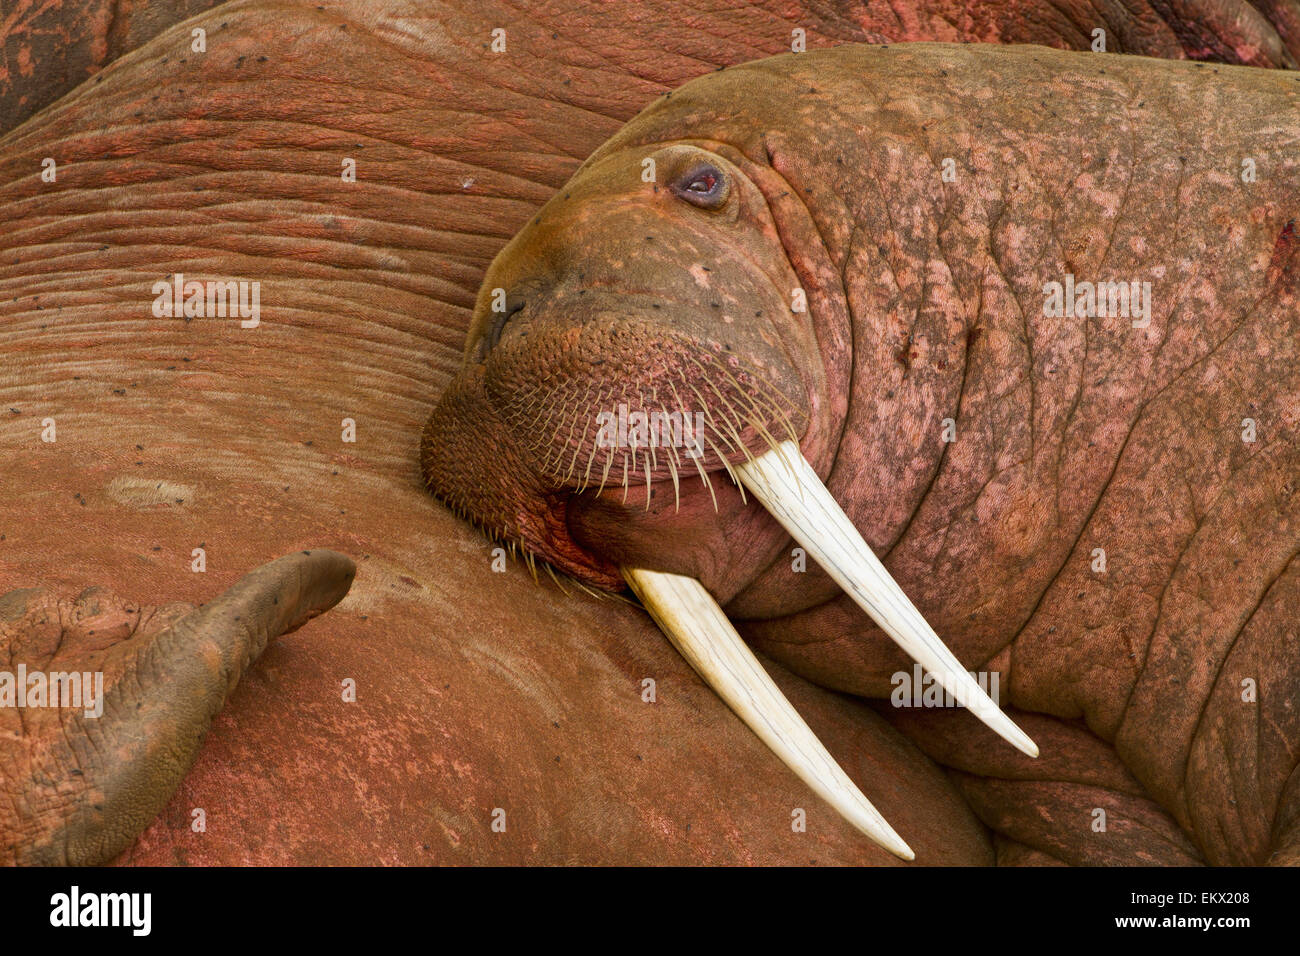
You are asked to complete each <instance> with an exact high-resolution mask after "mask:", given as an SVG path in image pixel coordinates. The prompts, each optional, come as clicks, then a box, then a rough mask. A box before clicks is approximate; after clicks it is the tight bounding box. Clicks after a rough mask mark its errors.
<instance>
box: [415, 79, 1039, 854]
mask: <svg viewBox="0 0 1300 956" xmlns="http://www.w3.org/2000/svg"><path fill="white" fill-rule="evenodd" d="M688 89H689V87H688ZM652 110H653V108H652ZM652 110H651V111H647V114H650V113H651V112H652ZM647 114H643V116H645V115H647ZM650 126H651V128H652V129H653V123H651V124H650ZM760 153H761V150H756V149H752V148H751V149H737V148H735V147H734V146H730V145H727V144H724V143H715V142H711V141H708V140H683V139H679V138H678V139H674V138H670V137H663V138H661V139H658V140H656V138H655V137H654V136H653V135H651V136H650V137H649V141H648V142H647V137H646V135H645V133H644V130H643V132H642V134H641V137H640V138H637V137H629V136H628V135H626V132H625V134H622V135H620V136H619V137H615V139H614V140H611V141H610V142H609V143H607V144H606V145H605V146H604V147H602V149H601V150H599V151H598V152H597V153H596V154H594V155H593V156H592V157H591V158H590V159H589V160H588V161H587V162H586V163H584V164H583V166H582V167H581V168H580V169H579V170H578V172H577V173H576V174H575V175H574V177H573V179H571V180H570V182H569V183H568V184H567V185H566V186H565V187H564V189H562V190H561V191H560V192H559V193H558V194H557V195H556V196H555V197H554V198H553V199H552V200H551V201H550V202H549V203H547V204H546V205H545V206H544V207H543V208H542V210H541V211H540V212H539V213H538V215H537V216H536V218H534V219H533V220H532V221H531V222H530V223H529V224H528V225H527V226H526V227H525V228H524V229H523V230H522V231H521V232H520V233H519V234H518V235H517V236H516V237H515V238H514V239H513V240H512V241H511V242H510V243H509V244H508V245H507V246H506V247H505V248H504V249H503V250H502V251H501V253H500V255H498V256H497V258H496V260H495V261H494V262H493V264H492V266H491V268H490V269H489V271H488V273H487V276H486V279H485V281H484V283H483V287H482V289H481V291H480V293H479V296H478V301H477V304H476V307H475V312H474V318H473V322H472V324H471V327H470V331H469V336H468V341H467V345H466V351H465V364H464V367H463V368H462V369H461V371H460V373H459V374H458V375H457V376H456V378H455V379H454V380H453V382H452V384H451V385H450V387H449V388H448V390H447V391H446V393H445V394H444V395H443V397H442V400H441V401H440V403H439V404H438V406H437V408H436V409H435V410H434V412H433V415H432V416H431V417H430V419H429V422H428V425H427V426H426V428H425V431H424V435H423V441H422V447H421V462H422V466H423V470H424V474H425V478H426V481H427V484H428V486H429V488H430V489H431V490H432V491H433V493H434V494H435V495H436V496H437V497H439V498H440V499H441V500H442V501H444V502H445V503H447V504H448V505H449V506H450V507H452V508H453V509H455V510H456V511H457V512H458V513H460V514H462V515H463V516H465V517H467V518H469V519H470V520H472V521H474V522H475V523H477V524H479V525H480V526H482V527H483V528H484V529H485V530H487V531H488V532H489V533H490V534H491V535H493V536H494V537H496V538H498V539H500V540H502V541H504V542H507V543H509V544H510V545H511V546H512V547H514V546H518V547H520V548H522V549H523V550H524V553H525V555H526V556H528V559H529V561H530V563H531V562H532V561H533V559H534V558H541V559H542V560H544V561H545V562H547V563H548V565H550V566H554V567H555V568H558V569H560V570H561V571H563V572H565V573H566V574H568V575H569V576H571V577H572V578H574V579H576V580H577V581H579V582H581V583H582V584H584V585H587V586H591V587H595V588H599V589H604V590H621V589H622V588H623V587H624V585H625V583H626V585H628V586H630V587H631V588H632V590H633V591H634V592H635V593H636V594H637V596H638V597H639V598H640V599H641V601H642V603H643V604H644V605H645V607H646V608H647V610H648V611H649V612H650V613H651V614H652V615H653V616H654V618H655V619H656V621H657V622H658V623H659V624H660V626H661V628H663V630H664V631H665V633H666V634H667V635H668V637H669V638H670V639H671V640H672V641H673V643H674V644H675V645H676V646H677V647H678V649H679V650H680V651H681V652H682V653H683V655H684V656H685V657H686V658H687V659H688V660H689V661H690V663H691V664H692V665H693V666H694V667H695V668H696V669H697V671H699V673H700V674H701V675H702V676H703V677H704V678H705V680H707V681H708V682H709V684H710V685H711V686H713V688H714V689H715V690H716V691H718V693H719V694H720V695H721V696H722V697H723V698H724V699H725V700H726V701H727V703H728V704H729V705H730V706H731V707H732V708H733V709H734V710H735V711H736V712H737V713H738V714H739V715H740V716H741V717H742V718H743V719H744V720H745V721H746V722H747V723H748V724H749V726H750V727H751V728H753V729H754V730H755V732H756V733H758V735H759V736H760V737H761V738H762V739H763V740H764V741H765V742H767V743H768V745H769V746H771V747H772V748H773V749H774V750H775V751H776V752H777V753H778V755H779V756H781V757H782V759H783V760H785V762H786V763H787V764H788V765H789V766H790V767H791V768H792V769H794V770H795V772H796V773H798V774H799V775H800V776H801V777H802V778H803V779H804V780H805V781H806V782H807V783H809V784H810V785H811V786H812V787H813V789H814V790H816V791H817V792H818V793H820V794H821V795H822V796H823V797H825V798H826V799H827V800H828V801H830V802H831V803H832V805H834V806H835V807H836V808H837V809H838V810H839V811H840V812H841V813H842V814H844V815H845V816H846V817H847V818H848V819H849V820H850V821H852V822H853V823H854V824H855V825H857V826H858V827H859V828H860V829H861V830H862V831H863V832H864V833H866V834H867V835H868V836H870V837H871V838H872V839H874V840H875V841H876V842H878V843H880V844H881V845H882V846H884V847H885V848H886V849H888V850H890V851H891V852H894V853H896V854H897V855H899V856H902V857H904V858H905V859H911V858H912V854H911V851H910V850H909V849H908V847H907V844H906V843H904V842H903V840H902V839H901V838H900V837H899V836H898V835H897V834H896V833H895V832H894V831H893V830H892V829H891V828H890V827H889V825H888V824H887V823H886V822H885V821H884V820H883V819H882V818H881V817H880V815H879V814H878V813H877V812H876V811H875V809H874V808H873V807H872V806H871V804H870V803H869V802H868V801H867V799H866V798H865V797H864V796H863V795H862V794H861V793H860V792H859V791H858V789H857V788H856V786H854V784H853V783H852V782H851V781H850V780H849V778H848V777H847V776H846V775H845V774H844V773H843V771H842V770H841V769H840V768H839V767H838V765H837V764H836V763H835V761H834V760H833V758H831V757H830V755H829V754H828V753H827V752H826V751H825V749H824V748H823V747H822V746H821V744H820V743H819V742H818V741H817V739H816V737H815V736H814V735H813V733H812V732H811V730H809V729H808V727H807V726H806V725H805V724H804V723H803V721H802V720H801V719H800V718H799V716H798V714H796V713H795V711H794V710H793V708H792V707H791V706H790V704H789V703H788V702H787V701H786V700H785V698H784V696H782V694H781V693H780V691H779V690H778V689H777V688H776V685H775V684H774V683H773V682H772V681H771V680H770V678H768V676H767V675H766V673H765V672H764V671H763V669H762V667H761V666H760V665H759V663H758V662H757V660H756V659H755V658H754V656H753V655H752V653H751V652H750V651H749V650H748V648H747V646H746V645H745V644H744V642H743V641H742V640H741V639H740V637H739V636H738V635H737V634H736V631H735V629H734V628H733V627H732V626H731V624H730V623H729V621H728V620H727V618H726V616H725V614H724V613H723V612H722V611H721V609H720V607H719V605H718V603H717V600H715V595H717V597H718V598H720V599H721V600H723V601H725V600H727V599H728V598H729V597H730V596H732V595H734V594H735V593H736V592H737V591H739V590H740V588H741V586H742V585H743V584H744V583H745V582H747V581H748V580H752V579H753V577H754V576H755V575H756V574H757V572H758V571H760V570H761V569H762V568H763V567H765V566H766V564H768V563H770V562H771V560H772V557H773V553H774V548H781V547H784V546H785V543H786V542H787V541H788V539H787V538H786V534H787V533H788V534H789V535H790V536H792V537H793V538H795V540H796V541H798V542H799V544H800V545H801V546H802V547H803V548H805V549H806V550H807V552H808V553H809V554H811V555H812V556H813V557H814V559H815V560H817V561H818V563H819V564H821V566H822V567H823V568H825V569H826V570H827V572H828V573H829V574H830V575H831V577H832V578H834V580H835V581H836V582H837V583H838V584H839V585H840V586H841V587H842V588H844V590H845V591H846V592H847V593H848V594H849V595H850V596H851V597H853V599H854V600H855V601H857V603H859V604H860V605H861V606H862V607H863V608H864V609H865V610H866V611H867V612H868V613H869V614H870V615H871V616H872V617H873V618H874V619H875V620H876V622H877V623H878V624H879V625H880V626H881V628H882V629H883V630H884V631H885V633H887V634H888V635H889V636H890V637H891V638H893V639H894V640H895V641H896V642H897V643H898V644H899V645H901V646H902V647H903V648H904V649H905V650H907V651H908V652H909V653H910V654H911V655H912V657H913V658H914V659H916V660H917V661H918V662H919V663H921V664H922V665H923V666H924V667H926V668H927V669H928V670H929V671H930V672H931V673H932V674H933V675H934V677H935V679H936V681H937V682H938V683H940V684H941V685H942V686H944V687H945V688H946V689H948V690H949V691H950V692H951V693H952V694H953V696H954V697H955V698H956V699H957V700H958V701H960V702H961V703H962V704H964V705H965V706H967V707H968V708H970V709H971V710H972V712H973V713H975V714H976V715H977V716H978V717H980V719H982V720H984V721H985V723H987V724H988V725H989V726H990V727H991V728H992V729H994V730H995V731H996V732H998V733H999V734H1001V735H1002V736H1003V737H1005V738H1006V739H1007V740H1008V741H1010V742H1011V743H1012V744H1013V745H1015V746H1016V747H1018V748H1020V749H1021V750H1023V751H1024V752H1026V753H1029V754H1031V755H1036V754H1037V748H1036V747H1035V746H1034V744H1033V742H1032V741H1031V740H1030V739H1029V738H1028V737H1027V736H1026V735H1025V734H1024V732H1023V731H1021V730H1020V729H1019V728H1018V727H1016V726H1015V724H1014V723H1013V722H1012V721H1011V720H1010V719H1009V718H1008V717H1006V716H1005V715H1004V714H1003V713H1002V711H1001V710H1000V709H998V707H997V705H996V704H994V703H993V702H992V701H991V700H989V698H988V697H987V696H986V695H985V694H984V692H983V691H982V690H980V688H979V686H978V685H977V684H976V682H975V681H974V679H973V678H972V677H971V676H970V675H969V674H968V673H967V672H966V670H965V669H964V668H963V667H962V666H961V664H960V663H959V662H958V661H957V659H956V658H955V657H954V656H953V654H952V653H951V652H950V651H949V650H948V649H947V648H946V647H945V646H944V645H943V643H942V642H941V641H940V640H939V638H938V637H937V636H936V635H935V634H934V631H933V630H932V629H931V628H930V627H929V625H928V624H926V622H925V620H924V619H923V618H922V617H921V615H920V613H919V612H918V611H917V610H916V609H915V607H913V605H912V604H911V602H910V601H909V600H908V598H907V597H906V595H905V594H904V593H903V591H902V590H901V589H900V588H899V587H898V585H897V584H895V583H894V581H893V580H892V578H890V576H889V574H888V572H887V571H886V570H885V568H884V567H883V565H881V563H880V562H879V561H878V560H877V559H876V557H875V555H874V553H873V552H872V550H871V548H870V547H869V546H868V545H867V544H866V543H865V542H864V541H863V539H862V537H861V535H860V534H859V533H858V531H857V530H856V529H855V528H854V526H853V525H852V523H851V522H850V521H849V520H848V518H847V517H846V516H845V515H844V512H843V511H842V510H841V509H840V507H839V506H838V505H837V503H836V502H835V500H834V499H833V498H832V497H831V495H830V493H829V492H828V491H827V490H826V488H825V486H824V485H823V484H822V481H821V479H820V478H819V477H818V467H819V466H820V467H821V468H822V469H823V472H822V473H823V474H824V473H825V469H827V468H829V465H830V463H831V461H833V456H834V445H835V441H834V437H833V436H834V435H836V434H837V433H838V432H837V429H838V428H839V427H840V426H841V425H842V421H840V420H838V419H837V416H839V418H842V415H843V407H844V405H843V403H842V402H840V403H837V402H835V401H834V400H833V399H832V396H830V395H828V388H827V373H826V368H825V363H824V360H823V357H824V354H825V348H826V346H825V343H824V342H820V341H819V337H818V329H817V327H816V326H815V325H814V321H815V315H814V313H815V311H816V302H817V297H816V295H813V294H810V293H809V292H806V291H805V286H808V285H810V283H809V282H808V281H806V279H807V276H808V270H807V267H806V265H804V264H802V263H801V262H800V261H799V260H798V258H797V257H795V256H792V255H791V252H790V250H789V249H788V248H787V243H788V236H787V235H785V234H784V233H783V225H782V224H781V223H779V222H778V220H777V218H776V217H775V216H774V213H773V209H774V207H775V205H776V204H777V201H778V200H779V199H780V197H781V196H782V195H786V194H782V193H780V192H779V190H780V186H781V183H780V182H779V177H778V176H776V174H775V173H774V172H773V171H772V169H771V168H770V167H769V166H767V165H766V164H764V163H763V162H762V161H761V160H760V159H759V158H756V155H757V154H760ZM784 231H788V227H786V229H785V230H784ZM823 335H824V333H823ZM746 491H748V492H749V493H750V494H751V495H752V497H753V499H756V500H754V501H751V500H749V499H748V497H747V496H746ZM773 519H774V520H773ZM701 582H703V583H701Z"/></svg>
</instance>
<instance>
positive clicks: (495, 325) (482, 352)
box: [479, 295, 528, 360]
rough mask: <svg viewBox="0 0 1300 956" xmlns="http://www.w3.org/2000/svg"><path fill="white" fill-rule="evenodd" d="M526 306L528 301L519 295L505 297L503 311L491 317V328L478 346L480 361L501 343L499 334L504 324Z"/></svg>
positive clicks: (504, 326) (503, 329) (502, 330)
mask: <svg viewBox="0 0 1300 956" xmlns="http://www.w3.org/2000/svg"><path fill="white" fill-rule="evenodd" d="M527 304H528V300H527V299H525V298H524V297H523V296H521V295H508V296H506V302H505V306H506V307H505V311H503V312H497V313H495V314H494V315H493V317H492V328H491V329H489V330H488V334H487V335H486V336H485V337H484V338H483V341H482V342H481V343H480V344H479V359H480V360H482V359H483V358H484V357H486V356H487V353H488V352H490V351H492V350H493V349H494V348H496V347H497V343H498V342H500V341H501V333H502V332H504V331H505V328H506V323H507V322H509V321H510V320H511V319H512V318H514V316H515V315H516V314H517V313H519V312H521V311H522V310H523V308H524V306H526V305H527Z"/></svg>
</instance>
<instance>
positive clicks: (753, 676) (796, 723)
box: [623, 568, 915, 860]
mask: <svg viewBox="0 0 1300 956" xmlns="http://www.w3.org/2000/svg"><path fill="white" fill-rule="evenodd" d="M623 577H624V578H626V579H627V583H628V584H629V585H630V586H631V588H632V590H633V591H634V592H635V593H636V596H637V597H639V598H640V599H641V603H642V604H644V605H645V608H646V610H647V611H649V612H650V616H651V617H653V618H654V619H655V622H656V623H657V624H658V625H659V627H660V628H661V629H662V630H663V632H664V633H665V634H666V635H668V639H669V640H670V641H672V642H673V646H674V647H676V648H677V650H678V651H680V652H681V655H682V656H683V657H685V658H686V660H687V661H688V662H689V663H690V665H691V666H692V667H693V668H695V671H696V673H698V674H699V675H700V676H701V677H702V678H704V681H705V682H706V683H707V684H708V685H709V686H710V687H712V688H713V690H714V691H715V692H717V694H718V696H719V697H721V698H722V699H723V700H724V701H726V703H727V705H728V706H729V707H730V708H731V709H732V710H734V711H735V712H736V714H737V715H738V716H739V717H740V719H741V720H743V721H744V722H745V723H746V724H747V725H748V726H749V728H750V729H751V730H752V731H754V733H756V734H757V735H758V737H759V739H760V740H762V741H763V743H765V744H767V745H768V746H769V747H771V748H772V750H773V752H774V753H775V754H776V755H777V756H778V757H780V758H781V760H782V762H784V763H785V765H786V766H787V767H789V768H790V769H791V770H793V771H794V772H795V773H796V774H798V775H799V778H800V779H801V780H803V782H804V783H806V784H808V786H810V787H811V788H812V789H813V790H814V791H816V792H817V794H818V795H820V796H821V797H822V799H824V800H825V801H826V802H827V803H829V804H830V805H831V806H832V807H834V808H835V809H836V810H838V811H839V812H840V814H841V815H842V816H843V817H844V818H845V819H846V820H848V821H849V822H850V823H852V824H853V825H854V826H855V827H857V828H858V829H859V830H861V831H862V832H863V833H864V834H866V835H867V836H868V837H870V838H871V839H872V840H874V841H875V842H876V843H878V844H880V846H882V847H884V848H885V849H886V850H888V851H889V852H890V853H893V854H894V855H895V856H898V857H901V858H902V859H904V860H912V859H915V856H914V855H913V853H912V851H911V849H910V848H909V847H908V845H907V844H906V843H904V842H903V839H902V837H900V836H899V835H898V834H897V833H895V832H894V829H893V828H892V827H891V826H890V825H889V824H888V823H887V822H886V821H885V818H884V817H882V816H881V815H880V813H879V812H878V811H877V810H876V808H875V807H873V806H872V805H871V801H869V800H868V799H867V798H866V797H864V796H863V795H862V791H860V790H859V789H858V788H857V786H856V785H855V784H854V783H853V781H852V780H850V779H849V776H848V774H846V773H845V772H844V771H843V770H842V769H841V768H840V765H839V764H838V763H836V762H835V758H834V757H832V756H831V755H830V754H829V753H828V752H827V751H826V748H825V747H823V746H822V743H821V741H820V740H818V739H817V735H816V734H814V733H813V732H812V729H811V728H810V727H809V726H808V725H807V724H806V723H804V721H803V718H802V717H800V716H799V713H798V711H796V710H795V709H794V706H793V705H792V704H791V703H790V701H788V700H786V697H785V695H784V694H783V693H781V689H780V688H779V687H777V686H776V684H775V682H773V680H772V678H771V677H770V676H768V673H767V671H765V670H763V665H762V664H760V663H759V662H758V658H756V657H755V656H754V654H753V652H752V651H751V650H750V649H749V647H748V646H747V645H746V644H745V642H744V641H743V640H741V638H740V635H739V634H737V633H736V629H735V628H734V627H732V626H731V622H730V621H729V620H727V616H726V615H725V614H724V613H723V612H722V608H720V607H718V602H717V601H715V600H713V596H712V595H711V594H709V592H708V591H707V590H705V588H704V585H702V584H700V582H699V581H697V580H695V578H688V577H683V576H682V575H679V574H664V573H662V572H659V571H646V570H644V569H642V568H623Z"/></svg>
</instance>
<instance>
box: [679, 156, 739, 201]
mask: <svg viewBox="0 0 1300 956" xmlns="http://www.w3.org/2000/svg"><path fill="white" fill-rule="evenodd" d="M673 192H674V193H676V194H677V195H678V196H680V197H681V198H682V199H685V200H686V201H687V202H688V203H691V204H692V205H694V206H699V207H700V208H701V209H718V208H720V207H721V206H722V205H723V204H724V203H725V202H726V201H727V193H728V189H727V178H726V177H725V176H723V175H722V171H721V170H720V169H718V168H717V167H716V166H709V165H704V166H694V167H692V168H691V169H690V170H689V171H688V172H687V173H686V175H685V176H682V177H681V178H680V179H678V180H677V182H675V183H674V184H673Z"/></svg>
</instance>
